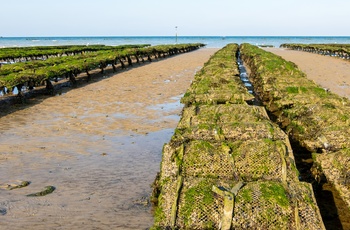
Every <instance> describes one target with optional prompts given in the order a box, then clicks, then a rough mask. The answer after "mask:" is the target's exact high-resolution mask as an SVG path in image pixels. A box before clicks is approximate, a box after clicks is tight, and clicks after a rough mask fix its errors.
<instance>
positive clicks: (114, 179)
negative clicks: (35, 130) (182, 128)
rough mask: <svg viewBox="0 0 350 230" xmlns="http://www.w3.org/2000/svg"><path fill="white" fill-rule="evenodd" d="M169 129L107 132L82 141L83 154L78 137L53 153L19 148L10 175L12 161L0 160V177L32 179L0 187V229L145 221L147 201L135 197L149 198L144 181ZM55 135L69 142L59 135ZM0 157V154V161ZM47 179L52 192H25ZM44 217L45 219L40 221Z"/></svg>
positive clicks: (138, 225) (134, 225) (123, 225)
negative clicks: (34, 194) (9, 187)
mask: <svg viewBox="0 0 350 230" xmlns="http://www.w3.org/2000/svg"><path fill="white" fill-rule="evenodd" d="M172 134H173V129H165V130H161V131H158V132H153V133H148V134H147V135H138V134H131V135H128V136H110V137H106V138H105V140H104V141H95V142H94V143H90V144H88V143H85V150H86V151H88V152H89V154H79V152H81V151H82V148H83V147H82V146H83V145H84V143H80V144H77V145H75V146H70V147H69V148H67V149H66V150H65V151H60V153H59V154H56V155H53V154H52V153H51V149H50V147H39V146H38V151H37V152H36V153H35V152H31V153H28V154H22V155H21V158H20V159H17V162H16V167H18V168H17V170H13V169H12V170H11V171H13V174H12V175H6V173H4V172H6V171H7V170H9V169H8V168H7V167H13V166H14V165H13V164H12V165H11V166H10V165H6V164H1V170H0V171H1V173H0V183H3V182H5V183H6V182H10V181H9V180H12V181H15V180H17V179H21V180H29V181H31V182H32V183H31V185H29V186H28V187H26V188H22V189H17V190H11V191H9V190H5V189H0V197H1V198H0V211H1V213H0V214H1V215H2V216H3V217H1V218H2V219H1V226H2V227H4V228H5V229H18V228H20V226H31V227H35V229H47V228H57V227H60V229H77V228H80V227H83V226H85V225H88V226H90V227H91V228H95V229H99V228H102V229H145V228H147V227H149V226H151V225H152V223H153V219H152V215H151V207H150V206H149V205H148V204H147V202H144V205H142V203H141V204H140V202H138V201H139V200H142V199H144V200H145V199H148V198H149V195H150V192H151V187H150V185H151V183H152V182H153V180H154V178H155V175H156V173H157V172H158V171H159V163H160V161H161V149H162V146H163V144H164V143H166V142H168V141H169V139H170V137H171V136H172ZM57 141H60V142H69V140H67V139H64V138H62V139H61V140H57ZM38 142H40V140H38ZM9 144H11V143H9ZM13 146H15V144H14V145H13ZM14 149H15V148H14ZM43 152H46V153H44V154H43ZM4 161H6V160H5V159H3V158H1V159H0V163H1V162H4ZM49 184H50V185H54V186H55V187H56V188H57V189H56V191H55V192H54V193H52V194H50V195H47V196H44V197H39V198H30V197H26V196H25V195H26V194H29V193H31V192H32V191H37V190H38V189H39V190H40V188H42V187H44V186H47V185H49ZM72 216H74V218H72ZM19 217H20V219H18V218H19ZM44 219H48V220H45V224H44V225H43V224H42V223H41V221H44ZM62 226H63V227H62Z"/></svg>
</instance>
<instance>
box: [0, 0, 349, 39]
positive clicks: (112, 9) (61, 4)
mask: <svg viewBox="0 0 350 230" xmlns="http://www.w3.org/2000/svg"><path fill="white" fill-rule="evenodd" d="M349 9H350V1H349V0H332V1H329V0H328V1H326V0H239V1H238V0H210V1H209V0H123V1H121V0H11V1H9V0H7V1H2V2H1V8H0V22H1V25H0V36H9V37H10V36H152V35H154V36H155V35H157V36H172V35H174V33H175V26H177V27H178V29H177V31H178V34H179V35H180V36H181V35H198V36H210V35H213V36H214V35H217V36H254V35H260V36H279V35H281V36H288V35H290V36H350V18H349Z"/></svg>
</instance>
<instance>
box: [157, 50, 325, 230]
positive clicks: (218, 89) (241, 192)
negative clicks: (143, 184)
mask: <svg viewBox="0 0 350 230" xmlns="http://www.w3.org/2000/svg"><path fill="white" fill-rule="evenodd" d="M238 51H239V46H238V45H237V44H229V45H227V46H226V47H224V48H223V49H221V50H219V51H218V52H217V53H216V54H215V55H213V56H212V57H211V58H210V60H209V61H208V62H207V63H206V64H205V66H204V67H203V69H202V70H201V71H200V72H198V73H197V74H196V76H195V79H194V81H193V83H192V84H191V86H190V88H189V89H188V90H187V92H186V94H185V95H184V97H183V98H182V102H183V103H184V104H185V108H184V109H183V112H182V118H181V120H180V122H179V124H178V126H177V128H176V130H175V134H174V135H173V137H172V138H171V140H170V142H169V143H167V144H166V145H165V146H164V148H163V159H162V163H161V171H160V175H159V177H157V179H156V181H155V186H154V187H155V192H154V196H155V198H156V199H157V200H156V201H157V202H156V203H157V206H156V210H155V224H154V226H153V229H324V225H323V222H322V219H321V216H320V212H319V209H318V207H317V204H316V201H315V198H314V194H313V191H312V187H311V185H310V184H308V183H305V182H299V180H298V171H297V169H296V166H295V163H294V157H293V153H292V149H291V146H290V143H289V139H288V136H287V135H286V134H285V133H284V132H283V131H282V130H281V129H280V128H279V126H278V125H277V124H275V123H273V122H272V121H271V120H270V119H269V117H268V115H267V113H266V111H265V108H264V107H260V106H253V105H249V104H251V103H249V104H248V103H247V102H248V101H251V100H252V99H253V95H252V94H250V93H249V92H248V90H247V88H246V87H245V86H244V84H243V83H242V81H241V80H240V76H239V70H238V66H237V62H236V59H237V54H238Z"/></svg>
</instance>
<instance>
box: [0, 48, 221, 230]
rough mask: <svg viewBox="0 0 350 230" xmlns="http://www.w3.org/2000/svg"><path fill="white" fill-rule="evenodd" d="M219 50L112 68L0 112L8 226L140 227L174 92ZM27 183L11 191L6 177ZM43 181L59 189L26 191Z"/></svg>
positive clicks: (174, 107)
mask: <svg viewBox="0 0 350 230" xmlns="http://www.w3.org/2000/svg"><path fill="white" fill-rule="evenodd" d="M216 51H217V49H209V48H203V49H200V50H197V51H193V52H190V53H186V54H181V55H177V56H174V57H170V58H167V59H160V60H159V61H154V62H152V63H147V64H142V65H140V66H138V65H137V64H135V65H134V67H132V68H129V69H126V70H119V72H117V73H112V72H108V73H105V74H104V75H103V76H100V78H99V80H94V81H95V82H92V83H89V84H86V85H84V86H80V87H78V88H76V89H73V90H68V91H65V90H62V92H61V93H60V95H57V96H53V97H45V98H36V99H31V100H29V101H28V104H26V105H21V106H19V105H16V106H15V110H14V111H11V112H8V111H0V127H1V129H0V137H1V138H0V218H1V228H4V229H23V228H24V229H48V228H52V229H56V228H59V229H78V228H84V229H85V228H88V229H146V228H148V227H150V226H151V225H152V223H153V217H152V213H151V206H150V204H149V196H150V193H151V184H152V182H153V181H154V179H155V176H156V173H157V172H158V171H159V169H160V161H161V152H162V147H163V145H164V143H166V142H168V141H169V139H170V137H171V136H172V134H173V131H174V129H175V127H176V125H177V123H178V121H179V113H180V112H181V110H182V107H183V106H182V105H181V104H180V102H179V100H180V98H181V97H182V95H183V94H184V93H185V92H186V90H187V88H188V87H189V86H190V84H191V81H192V80H193V77H194V75H195V73H196V71H198V70H200V69H201V67H202V66H203V65H204V63H205V62H206V61H207V60H208V59H209V57H210V56H211V55H212V54H214V53H215V52H216ZM23 181H29V182H30V184H29V185H28V186H26V187H22V188H18V189H13V190H9V189H6V186H7V185H9V184H13V183H14V184H16V183H17V184H20V183H21V182H23ZM47 186H54V187H55V191H54V192H52V193H51V194H49V195H46V196H42V197H27V196H26V195H28V194H31V193H35V192H39V191H41V190H42V189H43V188H45V187H47Z"/></svg>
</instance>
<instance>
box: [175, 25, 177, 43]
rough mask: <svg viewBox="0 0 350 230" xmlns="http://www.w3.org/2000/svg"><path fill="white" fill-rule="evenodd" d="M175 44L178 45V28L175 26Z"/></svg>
mask: <svg viewBox="0 0 350 230" xmlns="http://www.w3.org/2000/svg"><path fill="white" fill-rule="evenodd" d="M175 43H176V44H177V26H175Z"/></svg>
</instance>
